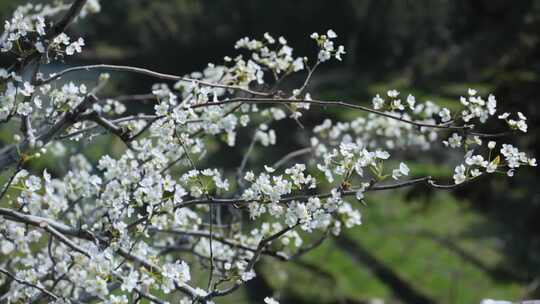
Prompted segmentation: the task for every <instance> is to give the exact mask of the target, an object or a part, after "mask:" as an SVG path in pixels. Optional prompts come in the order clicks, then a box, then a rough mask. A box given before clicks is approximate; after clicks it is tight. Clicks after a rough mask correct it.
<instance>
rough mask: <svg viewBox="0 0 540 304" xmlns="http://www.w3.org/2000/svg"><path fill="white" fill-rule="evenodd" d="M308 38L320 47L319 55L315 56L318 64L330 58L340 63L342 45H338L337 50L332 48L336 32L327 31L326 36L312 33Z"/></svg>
mask: <svg viewBox="0 0 540 304" xmlns="http://www.w3.org/2000/svg"><path fill="white" fill-rule="evenodd" d="M310 37H311V39H313V40H315V41H316V42H317V45H318V46H319V47H320V50H319V55H318V56H317V59H318V61H319V62H325V61H327V60H329V59H330V58H332V57H334V58H336V59H337V60H339V61H341V56H342V55H343V54H345V47H344V46H343V45H340V46H338V47H337V48H336V47H335V46H334V41H332V39H335V38H337V34H336V32H334V31H333V30H328V31H327V32H326V35H325V34H319V33H313V34H311V36H310Z"/></svg>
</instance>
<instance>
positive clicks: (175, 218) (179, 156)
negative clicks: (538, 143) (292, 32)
mask: <svg viewBox="0 0 540 304" xmlns="http://www.w3.org/2000/svg"><path fill="white" fill-rule="evenodd" d="M99 8H100V7H99V3H98V2H97V1H95V0H94V1H90V0H88V1H78V0H77V1H74V2H73V3H72V4H71V5H70V6H64V5H60V6H57V7H52V6H38V5H36V6H34V5H31V4H29V5H25V6H22V7H20V8H18V9H17V10H16V11H15V12H14V14H13V17H12V18H11V19H10V20H8V21H7V22H6V26H5V33H4V34H3V35H2V36H0V51H1V52H2V53H5V54H10V56H12V57H13V62H14V64H13V66H12V68H8V69H0V84H1V86H0V101H1V103H0V126H1V127H2V128H5V130H7V131H6V132H11V134H12V139H8V140H7V142H6V143H5V146H4V147H3V148H2V149H1V150H0V169H2V170H3V171H6V172H7V171H8V169H10V168H13V165H15V170H14V171H10V172H11V173H10V176H9V178H8V179H7V182H6V183H5V184H4V185H2V188H1V189H2V192H1V194H0V202H1V205H2V207H0V219H1V221H0V236H1V238H0V252H1V253H2V259H0V272H1V273H2V274H4V275H3V276H0V284H3V285H4V284H5V283H6V282H8V281H7V280H13V281H15V282H16V284H6V286H8V288H7V290H6V292H5V294H3V295H1V296H0V299H2V300H5V301H8V302H29V303H30V302H34V301H38V300H40V299H45V298H47V299H49V298H50V299H52V300H54V301H56V302H55V303H90V302H92V301H95V300H98V301H100V302H104V303H128V302H129V301H130V300H133V299H141V298H144V299H147V300H149V301H151V302H155V303H167V301H168V300H170V299H172V298H181V300H180V303H191V302H195V303H211V302H212V301H213V300H214V299H215V298H217V297H222V296H226V295H229V294H231V293H233V292H234V291H236V290H238V289H239V288H241V287H242V286H244V284H245V282H247V281H249V280H251V279H253V277H255V276H256V275H257V274H256V273H255V265H256V263H258V262H259V261H260V260H261V259H263V258H265V257H270V258H275V259H279V260H280V261H284V262H287V261H291V260H294V259H295V258H297V257H299V256H301V255H303V254H305V253H307V252H309V251H311V250H313V249H314V248H316V247H317V246H319V245H320V244H321V243H322V242H324V240H325V239H326V238H327V237H329V236H332V235H333V236H337V235H339V234H340V233H341V231H342V229H344V228H351V227H354V226H357V225H360V224H361V223H362V214H361V209H360V208H362V206H363V205H361V204H359V203H364V202H365V201H368V200H369V195H370V193H371V192H374V191H390V190H394V191H399V190H398V189H401V188H405V187H410V186H424V187H431V188H435V189H443V190H448V189H454V188H456V187H459V186H461V185H463V184H464V183H471V182H475V181H476V180H477V179H478V178H479V177H480V176H486V177H487V176H489V175H490V174H492V173H501V174H504V175H506V176H513V175H514V173H515V171H516V170H517V169H520V168H522V167H525V166H536V159H534V158H532V157H529V156H528V155H527V154H526V153H525V152H523V151H520V150H519V148H518V147H516V146H515V144H514V143H512V142H510V140H511V139H512V138H508V136H506V135H508V134H512V135H516V134H519V133H521V132H527V130H528V126H527V118H526V116H525V115H524V114H523V113H521V112H517V113H504V112H503V113H502V114H501V113H498V112H497V111H498V109H497V101H496V99H495V97H494V96H493V95H488V96H487V97H483V96H480V95H479V94H478V92H476V91H475V90H474V89H469V90H468V92H464V93H465V94H464V96H463V97H461V98H459V107H460V108H459V109H454V110H453V111H451V110H450V109H448V108H445V107H442V106H440V105H438V104H437V103H436V102H433V101H429V100H426V101H420V100H418V101H417V100H416V98H415V97H414V96H412V95H407V96H406V97H400V96H402V95H401V93H400V92H398V91H396V90H388V91H387V92H386V93H385V94H379V95H376V96H375V97H374V98H373V99H372V100H371V103H372V104H371V106H369V105H366V104H359V103H353V102H344V101H339V100H338V101H335V100H322V99H317V98H314V97H312V93H313V92H311V93H310V92H309V88H310V86H309V85H310V83H311V80H312V79H313V77H314V75H316V73H317V72H318V71H319V69H318V67H319V66H321V65H323V64H324V63H325V62H327V61H329V60H338V61H340V60H341V59H342V56H344V55H345V48H344V47H343V46H341V45H336V44H335V43H336V41H338V37H337V34H336V33H335V32H334V31H332V30H328V31H326V32H325V33H323V34H320V33H313V34H312V35H311V36H310V37H311V39H313V40H314V42H315V49H316V56H313V58H309V57H306V56H296V55H295V54H294V53H293V48H292V47H291V46H290V45H289V44H288V41H287V40H286V39H285V38H284V37H277V38H275V37H273V36H272V35H270V34H268V33H266V34H265V35H264V37H263V38H262V39H261V40H257V39H251V38H247V37H246V38H242V39H240V40H239V41H238V42H237V43H236V45H235V49H236V51H235V52H237V54H235V55H234V56H226V57H224V58H223V62H221V63H219V64H209V65H208V66H207V67H206V68H205V69H204V70H203V71H201V72H197V73H191V74H190V75H189V76H177V75H170V74H163V73H160V72H156V71H151V70H148V69H144V68H139V67H131V66H117V65H108V64H95V65H88V66H74V67H68V68H67V69H65V70H62V71H59V72H57V73H53V74H50V75H43V72H42V68H43V67H44V66H47V65H48V64H51V63H55V62H67V59H68V58H69V56H72V55H75V54H78V53H81V52H82V50H83V47H84V46H85V44H86V42H85V41H84V39H83V38H82V37H78V38H76V39H74V38H71V37H69V36H68V35H67V33H66V30H67V28H68V26H69V25H70V24H71V23H72V22H76V21H77V20H78V19H79V18H82V17H84V16H86V15H88V14H89V13H97V12H98V11H99ZM66 10H67V12H65V11H66ZM62 12H64V13H63V14H61V13H62ZM54 20H59V21H56V22H55V21H54ZM90 70H101V71H118V72H126V73H137V74H143V75H147V76H149V77H151V78H154V79H158V80H159V81H163V82H164V83H157V84H155V85H153V86H152V88H149V90H148V92H147V93H145V94H136V95H133V94H130V93H129V92H125V95H120V96H118V97H105V96H102V94H101V92H102V91H103V89H104V88H106V87H107V86H108V85H109V82H110V81H112V80H111V75H109V74H107V73H103V74H100V75H99V77H97V79H96V83H95V84H92V85H89V84H87V83H82V82H77V81H76V80H75V79H77V78H78V75H80V74H84V73H85V72H86V71H90ZM28 72H29V73H28ZM23 73H28V74H30V75H31V77H29V78H26V77H23ZM295 73H297V74H299V75H302V77H304V78H303V79H302V81H300V82H299V83H297V84H295V83H294V82H291V83H290V84H288V86H285V85H284V83H285V81H286V80H288V79H290V78H288V76H290V75H292V74H295ZM28 74H25V75H28ZM68 74H71V76H75V77H74V79H73V80H70V81H65V80H64V79H63V77H64V76H66V75H68ZM290 86H294V87H297V89H292V90H290V89H285V88H288V87H290ZM134 101H136V102H147V101H151V102H152V103H151V105H152V106H153V108H152V107H150V108H151V110H149V111H148V110H147V108H140V107H132V105H133V102H134ZM312 106H316V107H313V108H317V110H320V113H321V114H322V115H323V116H324V118H323V119H322V121H320V122H318V124H317V125H309V124H307V123H306V121H304V115H305V114H306V113H308V112H309V111H314V109H312ZM329 107H337V108H344V109H352V110H357V112H355V113H356V114H355V117H354V119H352V120H350V121H336V120H334V121H333V120H332V119H331V117H332V116H330V115H327V113H328V112H325V110H326V109H327V108H329ZM128 110H129V111H128ZM128 113H129V114H128ZM288 120H292V121H293V122H294V123H295V124H296V125H299V126H302V128H299V130H298V132H299V133H301V135H302V136H299V137H302V138H305V139H306V140H305V141H303V142H300V144H299V146H298V147H296V148H291V149H290V150H289V151H285V152H283V154H284V155H280V156H281V157H279V156H278V157H275V153H274V151H273V150H272V147H273V146H276V145H280V144H281V143H282V142H283V141H282V139H283V136H292V133H293V132H296V131H295V130H287V131H288V134H283V131H282V128H280V127H279V126H280V124H282V123H283V122H286V121H288ZM488 121H490V122H494V124H493V125H495V126H496V127H497V128H498V130H497V131H496V132H493V133H492V132H486V131H485V130H486V129H488V128H486V124H487V123H488ZM488 130H492V128H490V129H488ZM238 134H249V136H248V137H249V140H248V142H249V143H248V145H247V146H245V147H244V146H242V145H241V144H240V143H243V140H242V139H241V138H240V140H237V135H238ZM97 136H106V137H107V139H108V140H109V141H114V140H120V141H121V142H123V143H124V145H122V147H121V148H120V149H121V151H120V153H111V154H108V153H107V152H103V154H102V155H99V158H98V160H97V161H90V160H88V159H87V158H86V157H85V156H84V154H82V153H79V152H77V150H74V149H71V148H70V147H73V146H84V145H85V144H86V143H93V142H94V139H95V137H97ZM495 140H499V142H496V141H495ZM234 147H238V149H237V150H238V151H239V152H241V153H243V155H242V156H241V157H239V158H238V159H237V160H233V161H234V163H231V164H230V166H227V167H226V168H216V167H214V166H212V165H210V164H212V163H215V162H213V161H215V160H216V159H221V158H222V157H223V155H224V154H227V153H228V151H229V150H227V149H231V148H234ZM105 150H106V149H105ZM403 150H408V151H413V154H422V153H425V157H426V158H428V157H429V155H430V154H429V153H431V152H433V151H436V152H437V153H438V154H444V155H454V156H457V159H460V161H459V162H457V163H454V164H452V166H453V168H454V172H453V173H449V174H448V177H446V178H445V177H438V178H437V181H435V179H434V178H432V177H430V176H422V175H421V174H418V173H417V172H414V170H412V169H411V168H409V166H408V165H407V162H408V161H409V160H411V159H410V158H409V159H407V158H404V157H403V156H402V153H401V151H403ZM260 154H262V155H265V156H267V158H265V159H264V161H263V163H262V164H259V165H254V164H253V163H254V161H253V160H254V158H255V157H256V156H257V155H260ZM44 155H47V157H53V158H56V159H57V160H58V161H61V162H62V163H64V164H65V170H63V171H62V170H55V168H48V167H47V168H44V169H43V170H39V171H38V170H36V169H32V168H34V167H33V166H32V164H33V161H34V160H36V159H39V158H42V157H43V156H44ZM231 155H233V154H231ZM448 159H456V157H454V158H450V157H449V158H448ZM50 172H53V174H51V173H50ZM439 180H440V181H441V182H439ZM365 212H369V209H367V210H366V211H365ZM179 253H181V254H179ZM4 257H5V258H4ZM194 263H197V264H199V266H200V267H193V266H194ZM8 269H9V271H8ZM194 269H200V270H202V271H203V272H204V274H201V273H199V272H198V271H195V270H194ZM194 277H197V278H201V277H205V278H209V279H208V281H207V283H205V284H203V285H200V286H197V285H199V284H197V282H199V281H200V280H197V279H194ZM171 294H172V295H171ZM130 295H133V297H135V298H130ZM163 295H166V296H163ZM169 295H171V296H169ZM265 302H266V303H276V302H277V301H276V300H274V299H271V298H267V299H266V300H265Z"/></svg>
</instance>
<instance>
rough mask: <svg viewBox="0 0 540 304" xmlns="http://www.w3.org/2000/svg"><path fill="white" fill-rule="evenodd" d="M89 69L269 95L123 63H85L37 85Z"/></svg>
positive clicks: (264, 94)
mask: <svg viewBox="0 0 540 304" xmlns="http://www.w3.org/2000/svg"><path fill="white" fill-rule="evenodd" d="M89 70H110V71H120V72H131V73H137V74H143V75H147V76H151V77H155V78H159V79H164V80H172V81H183V82H190V83H196V84H198V85H201V86H206V87H213V88H222V89H227V90H233V91H242V92H245V93H248V94H252V95H255V96H269V95H270V94H269V93H265V92H259V91H253V90H250V89H248V88H244V87H241V86H236V85H226V84H220V83H211V82H207V81H203V80H198V79H192V78H187V77H182V76H177V75H171V74H164V73H159V72H154V71H152V70H149V69H144V68H138V67H132V66H124V65H111V64H95V65H85V66H78V67H73V68H68V69H65V70H63V71H60V72H58V73H56V74H52V75H51V76H50V77H49V78H46V79H43V80H40V81H38V83H37V84H38V85H42V84H46V83H49V82H51V81H54V80H55V79H58V78H60V77H62V76H64V75H66V74H69V73H73V72H77V71H89Z"/></svg>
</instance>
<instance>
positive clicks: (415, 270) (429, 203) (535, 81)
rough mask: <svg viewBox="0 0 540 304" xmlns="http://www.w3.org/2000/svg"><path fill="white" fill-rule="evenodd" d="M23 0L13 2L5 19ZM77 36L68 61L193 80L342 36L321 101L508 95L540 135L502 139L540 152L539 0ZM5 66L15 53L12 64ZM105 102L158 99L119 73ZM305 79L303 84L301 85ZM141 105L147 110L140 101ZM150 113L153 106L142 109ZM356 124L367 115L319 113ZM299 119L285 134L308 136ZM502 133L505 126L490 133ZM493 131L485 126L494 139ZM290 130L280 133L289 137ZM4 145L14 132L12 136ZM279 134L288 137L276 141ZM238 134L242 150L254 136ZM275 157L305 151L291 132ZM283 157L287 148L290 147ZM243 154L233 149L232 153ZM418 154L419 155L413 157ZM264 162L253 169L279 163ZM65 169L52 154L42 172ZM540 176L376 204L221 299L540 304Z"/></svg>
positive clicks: (257, 12) (196, 10)
mask: <svg viewBox="0 0 540 304" xmlns="http://www.w3.org/2000/svg"><path fill="white" fill-rule="evenodd" d="M20 3H22V1H18V0H2V1H1V2H0V16H1V17H2V20H5V19H6V17H7V16H9V15H10V12H11V10H12V9H13V8H14V7H15V6H16V5H18V4H20ZM101 5H102V12H101V13H100V14H98V15H93V16H89V17H87V18H86V19H84V20H83V21H82V23H80V24H79V25H77V26H75V27H73V28H72V29H70V33H72V34H73V35H81V36H83V37H85V40H86V44H87V46H86V48H85V51H84V52H83V54H82V55H81V56H79V57H76V58H74V59H71V60H70V61H69V62H68V64H70V65H71V64H90V63H110V64H129V65H135V66H140V67H145V68H150V69H154V70H157V71H161V72H165V73H173V74H179V75H183V74H186V73H189V72H191V71H194V70H201V69H203V68H204V67H205V66H206V64H207V63H208V62H215V63H221V62H222V58H223V56H225V55H234V54H235V52H234V49H233V47H232V46H233V45H234V42H235V41H236V40H238V39H239V38H241V37H244V36H250V37H257V38H258V37H262V34H263V33H264V32H270V33H272V34H274V35H275V36H278V35H284V36H285V37H286V38H287V39H288V41H289V44H290V45H291V46H293V47H294V48H295V53H296V54H297V55H300V54H302V55H303V54H305V55H310V56H315V55H316V54H315V53H314V52H315V50H314V48H313V46H312V42H311V41H310V39H309V38H308V36H309V34H311V33H312V32H314V31H318V32H323V31H325V30H326V29H330V28H331V29H334V30H335V31H336V32H337V33H338V35H339V37H338V41H339V42H340V43H341V44H344V45H345V47H346V50H347V54H346V56H345V59H344V62H343V63H339V64H336V63H333V64H329V65H326V66H323V67H322V68H321V70H320V71H319V72H318V73H317V74H316V75H315V76H314V78H313V83H312V85H311V86H310V91H311V92H312V94H313V95H315V96H319V97H324V98H329V99H344V100H353V101H354V102H357V103H360V104H366V105H367V104H369V101H370V98H371V96H373V95H374V94H376V93H383V92H385V91H386V90H387V89H390V88H396V89H398V90H399V91H401V92H403V93H404V94H408V93H412V94H415V95H416V96H417V99H421V100H426V99H431V100H434V101H436V102H439V103H443V104H445V105H446V106H449V107H455V106H457V105H458V97H459V96H460V95H461V94H464V93H465V92H466V89H467V88H469V87H474V88H477V89H478V90H479V91H480V93H482V94H487V93H495V94H496V96H497V99H498V102H499V110H500V111H518V110H520V111H523V112H524V113H526V114H527V116H528V118H529V119H528V124H529V129H530V131H529V133H528V134H527V135H526V136H523V137H520V138H506V139H504V140H506V141H509V142H512V143H519V144H520V145H521V146H522V147H524V148H525V150H526V151H527V152H528V153H531V154H533V155H534V156H536V157H538V155H540V153H539V148H540V146H539V143H538V131H537V130H538V129H539V128H540V123H539V116H540V113H539V110H538V109H539V108H540V106H539V105H540V104H539V102H540V100H539V99H538V96H539V93H540V78H539V77H540V47H539V46H540V1H534V0H520V1H509V0H505V1H503V0H478V1H469V0H455V1H450V0H435V1H431V0H430V1H428V0H416V1H412V0H410V1H407V0H356V1H355V0H343V1H324V0H296V1H290V0H273V1H262V0H258V1H254V0H200V1H197V0H168V1H159V0H146V1H144V0H115V1H106V0H102V1H101ZM0 63H1V64H2V66H5V65H7V64H8V59H7V58H2V59H1V60H0ZM94 76H95V75H94ZM114 76H116V78H115V79H116V80H115V82H113V83H112V84H111V86H110V87H109V88H108V91H107V93H108V94H111V95H114V94H139V93H148V92H149V91H150V88H151V85H152V83H153V82H155V80H153V79H149V78H147V77H142V76H132V75H125V74H114ZM301 80H302V79H301V77H298V78H292V79H291V82H290V86H291V87H297V86H298V84H299V82H300V81H301ZM136 107H141V106H136ZM145 109H146V108H143V110H145ZM313 112H316V113H310V114H309V115H308V116H307V117H305V120H306V122H307V125H310V123H311V125H312V124H316V123H320V122H321V121H322V119H323V118H324V117H323V116H322V115H330V116H331V117H333V118H336V119H350V118H352V117H354V116H355V115H358V113H350V112H345V111H335V110H333V111H327V112H324V113H323V111H313ZM295 127H296V125H294V122H293V123H291V124H290V125H285V126H283V127H282V128H283V129H282V130H287V128H295ZM492 127H495V126H492ZM489 128H490V126H488V131H489ZM278 131H279V129H278ZM0 134H1V136H0V140H1V141H3V142H6V141H8V140H9V139H10V138H11V136H12V134H11V133H10V131H9V130H7V129H2V131H1V133H0ZM278 134H279V133H278ZM244 135H245V136H242V134H240V136H239V143H240V145H241V146H242V145H243V147H245V146H246V145H247V144H248V143H249V141H250V138H249V136H248V135H249V134H247V133H246V134H244ZM279 140H281V142H278V144H279V145H281V147H282V148H276V149H274V152H275V155H283V154H284V153H285V152H286V151H287V150H291V149H292V148H293V147H295V146H301V145H302V144H304V143H305V140H306V139H305V138H304V139H302V138H299V137H296V136H292V135H291V136H288V137H284V138H283V135H282V138H280V139H279ZM108 143H110V139H108V138H101V137H98V138H97V139H96V140H94V141H92V142H89V143H87V145H86V146H85V149H83V148H80V147H78V148H74V149H81V150H84V151H86V152H85V153H86V154H87V155H89V156H90V157H91V158H94V159H95V158H96V157H97V156H98V155H99V154H100V153H103V152H106V151H111V150H113V151H114V150H115V149H118V146H119V145H118V144H117V143H116V144H115V143H114V142H113V143H112V145H109V144H108ZM280 149H282V150H280ZM226 152H227V153H221V154H220V155H223V156H221V157H219V159H211V160H209V161H208V165H214V166H221V167H231V166H232V167H234V166H236V165H238V163H239V159H240V158H239V157H240V155H241V153H242V152H243V150H242V149H238V150H231V151H229V150H227V151H226ZM229 152H230V153H229ZM402 155H403V156H404V157H405V158H409V159H411V160H412V159H413V156H414V155H411V154H407V152H402ZM274 158H275V156H273V155H266V154H261V153H259V154H256V155H255V159H254V160H253V161H252V162H251V163H250V164H251V165H252V166H257V164H262V163H271V161H272V160H274ZM415 159H416V163H412V164H413V165H412V166H411V167H412V169H413V170H412V172H413V173H414V174H415V175H418V176H423V175H426V174H431V175H433V176H448V175H449V174H451V172H452V168H453V167H452V166H454V165H455V161H456V160H455V159H454V160H452V159H447V158H445V157H442V156H440V155H439V156H438V155H432V156H429V157H428V154H427V153H424V154H422V158H418V157H417V158H415ZM44 166H47V167H48V168H53V169H52V171H55V172H56V173H57V174H60V173H61V172H62V171H63V170H65V168H63V165H62V164H61V162H60V160H59V159H55V158H53V157H50V158H47V159H43V160H41V161H39V162H35V163H32V164H31V167H30V168H29V169H33V170H39V169H40V168H43V167H44ZM539 181H540V179H539V172H538V170H537V169H536V168H526V169H524V170H520V172H518V174H516V177H514V178H513V179H507V178H505V177H503V176H497V177H496V176H493V177H489V178H484V179H481V180H480V181H479V182H476V183H473V184H471V185H467V186H465V187H462V188H460V189H458V190H455V191H452V192H438V191H437V192H433V191H431V190H429V189H425V187H422V186H418V187H413V188H411V189H407V190H403V191H396V192H388V193H382V194H377V195H374V194H370V195H369V197H368V199H367V201H368V206H367V207H362V208H363V209H362V215H363V225H362V226H360V227H359V228H356V229H352V230H346V231H345V233H344V234H343V236H341V237H339V238H337V239H330V240H328V241H327V242H326V243H324V245H322V246H321V247H319V248H318V249H316V250H314V251H313V252H311V253H309V254H307V255H306V256H304V257H303V258H302V259H300V260H298V261H296V262H293V263H290V264H283V263H280V262H277V261H275V260H271V259H269V260H264V261H263V262H262V263H261V264H260V266H259V267H258V269H257V272H258V274H259V275H258V276H257V278H256V279H254V280H253V281H251V282H250V283H249V284H248V286H247V287H246V288H243V289H242V290H241V291H239V292H237V293H235V294H234V295H232V296H231V297H230V298H228V299H218V300H217V302H218V303H262V299H264V297H265V296H268V295H274V296H275V297H276V298H279V299H280V301H281V303H478V302H479V301H480V300H481V299H483V298H496V299H506V300H513V301H517V300H520V299H533V298H540V190H539V188H540V187H539Z"/></svg>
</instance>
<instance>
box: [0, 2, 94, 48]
mask: <svg viewBox="0 0 540 304" xmlns="http://www.w3.org/2000/svg"><path fill="white" fill-rule="evenodd" d="M67 8H68V7H65V6H56V7H55V6H50V5H42V4H36V5H34V4H31V3H29V4H26V5H23V6H19V7H18V8H17V9H16V10H15V12H14V13H13V16H12V17H11V20H6V21H5V23H4V33H3V34H2V36H0V52H14V53H16V54H21V55H23V54H25V53H27V52H30V51H31V49H30V48H29V47H31V48H33V49H34V50H36V51H37V52H39V53H42V54H49V53H50V52H52V54H53V56H57V55H60V54H65V55H68V56H69V55H73V54H75V53H80V52H81V51H82V46H84V40H83V38H78V39H77V40H76V41H73V42H71V41H70V37H68V36H67V35H66V34H65V33H59V35H58V36H56V37H52V38H53V39H52V40H50V38H51V37H50V36H48V30H49V29H50V27H51V26H52V24H51V23H49V22H47V19H48V18H49V17H51V16H53V15H56V14H58V12H59V11H63V10H65V9H67ZM99 10H100V5H99V2H98V1H97V0H92V1H88V3H86V5H85V6H84V7H83V8H82V10H81V12H80V16H81V17H84V16H86V15H87V14H88V13H97V12H99Z"/></svg>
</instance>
